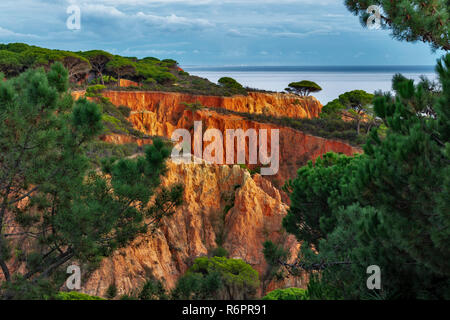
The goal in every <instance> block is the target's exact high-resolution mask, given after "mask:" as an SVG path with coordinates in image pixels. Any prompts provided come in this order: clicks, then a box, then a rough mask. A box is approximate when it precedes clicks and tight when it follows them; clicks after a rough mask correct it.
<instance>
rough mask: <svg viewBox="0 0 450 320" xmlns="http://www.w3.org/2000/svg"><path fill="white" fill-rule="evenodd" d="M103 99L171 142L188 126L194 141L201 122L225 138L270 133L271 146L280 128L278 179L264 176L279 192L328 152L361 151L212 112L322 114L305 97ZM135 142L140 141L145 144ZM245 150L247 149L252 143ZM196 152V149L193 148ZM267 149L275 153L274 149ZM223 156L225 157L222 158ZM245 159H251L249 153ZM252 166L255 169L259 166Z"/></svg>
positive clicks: (129, 95) (147, 95)
mask: <svg viewBox="0 0 450 320" xmlns="http://www.w3.org/2000/svg"><path fill="white" fill-rule="evenodd" d="M103 96H105V97H107V98H109V99H110V100H111V102H112V103H113V104H114V105H117V106H119V105H125V106H128V107H129V108H131V110H132V112H131V115H130V118H129V120H130V122H132V123H133V126H134V128H135V129H137V130H139V131H142V132H144V133H146V134H148V135H151V136H164V137H167V138H170V137H171V136H172V133H173V132H174V131H175V130H176V129H178V128H184V129H187V130H189V131H190V132H191V135H192V137H193V136H194V134H193V133H194V129H193V128H194V121H201V122H202V126H203V130H204V131H206V130H207V129H218V130H220V131H221V132H222V133H223V134H224V136H225V132H226V130H228V129H243V130H244V131H246V130H248V129H255V130H257V131H259V130H261V129H266V130H267V132H268V133H267V135H268V137H269V142H270V136H271V130H272V129H278V130H280V143H279V145H280V169H279V172H278V174H277V175H275V176H266V178H268V179H269V180H270V181H272V182H273V183H274V185H275V186H276V187H278V188H281V186H283V184H284V182H285V181H286V180H287V179H291V178H294V177H295V175H296V172H297V169H298V168H299V167H300V166H302V165H305V164H306V163H307V161H309V160H314V159H316V158H317V157H319V156H320V155H322V154H324V153H326V152H330V151H334V152H340V153H344V154H346V155H352V154H354V153H357V152H361V151H360V150H359V149H357V148H353V147H352V146H350V145H348V144H345V143H343V142H339V141H333V140H327V139H323V138H319V137H315V136H311V135H307V134H305V133H303V132H301V131H297V130H294V129H292V128H288V127H280V126H276V125H271V124H267V123H259V122H255V121H251V120H247V119H245V118H243V117H241V116H238V115H232V114H228V115H227V114H222V113H218V112H215V111H214V108H223V109H227V110H231V111H236V112H245V113H261V112H262V111H261V110H262V109H263V108H266V109H265V112H266V113H267V114H273V115H277V116H290V117H299V118H313V117H317V116H318V115H319V113H320V110H321V108H322V106H321V104H320V102H318V101H317V100H316V99H315V98H313V97H306V98H304V99H303V98H300V97H298V96H294V95H286V94H266V93H250V94H249V96H248V97H245V96H236V97H231V98H227V97H208V96H192V95H187V94H179V93H160V92H143V91H129V92H127V91H106V92H104V93H103ZM183 102H186V103H193V102H200V103H201V104H202V105H203V106H208V107H209V108H208V109H201V110H198V111H190V110H188V109H187V108H186V106H185V105H184V104H183ZM267 110H269V111H267ZM105 140H106V141H110V142H114V143H126V142H130V138H129V137H123V141H121V138H120V136H114V137H105ZM137 142H138V143H142V141H137ZM225 144H226V138H225V137H224V150H226V147H225ZM207 145H208V144H206V143H204V144H203V148H206V147H207ZM246 147H247V150H248V140H247V141H246ZM192 150H194V148H193V146H192ZM268 150H269V151H270V150H271V147H270V145H269V146H268ZM225 157H226V154H224V158H225ZM246 157H247V158H246V159H247V160H248V152H247V154H246ZM235 159H236V157H235ZM224 163H225V159H224ZM247 163H248V161H247ZM249 167H250V168H254V167H255V166H249Z"/></svg>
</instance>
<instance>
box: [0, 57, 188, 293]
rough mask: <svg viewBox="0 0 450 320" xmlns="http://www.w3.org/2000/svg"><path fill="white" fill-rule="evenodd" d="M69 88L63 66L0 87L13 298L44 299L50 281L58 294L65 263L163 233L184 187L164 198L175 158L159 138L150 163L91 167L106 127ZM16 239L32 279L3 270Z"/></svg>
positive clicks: (0, 200) (0, 198)
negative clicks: (90, 153)
mask: <svg viewBox="0 0 450 320" xmlns="http://www.w3.org/2000/svg"><path fill="white" fill-rule="evenodd" d="M67 84H68V79H67V71H66V70H65V69H64V68H63V67H62V66H61V64H54V65H53V66H52V67H51V70H50V71H49V72H48V73H45V72H44V70H43V69H38V70H31V69H30V70H28V71H26V72H24V73H22V74H21V75H20V76H19V77H17V78H13V79H10V80H8V81H6V82H0V119H1V121H0V149H1V150H2V152H1V155H0V168H2V169H1V170H0V248H1V250H0V267H1V270H2V273H3V276H4V277H5V279H6V281H5V282H4V283H3V285H4V286H3V288H2V292H1V294H2V295H3V297H5V298H23V297H24V296H26V297H30V296H29V294H28V293H26V292H29V293H30V294H31V293H33V294H36V296H35V298H43V297H44V296H45V295H48V294H47V293H46V292H47V291H48V290H47V289H46V288H49V285H48V284H49V283H50V284H51V286H52V287H53V288H58V287H59V286H60V285H61V284H62V282H60V281H61V280H63V279H61V278H55V277H57V276H58V271H59V268H60V267H61V266H63V265H64V264H65V263H67V262H68V261H70V260H71V259H77V260H78V261H79V262H80V263H84V262H87V263H91V262H92V263H93V262H97V261H98V260H99V259H101V258H102V257H104V256H107V255H109V254H111V253H112V252H113V251H114V250H115V249H117V248H120V247H123V246H125V245H127V244H128V243H130V241H132V240H133V239H134V238H135V237H136V236H137V235H139V234H142V233H145V232H147V230H148V229H149V228H155V226H157V225H158V224H159V222H160V220H161V219H162V218H163V217H164V216H169V215H171V214H172V213H173V209H174V207H175V206H176V205H178V204H179V203H180V201H181V194H182V188H181V187H180V186H175V187H173V188H170V189H165V188H163V189H161V191H160V192H156V190H157V188H159V184H160V176H161V175H162V174H163V173H164V172H165V160H166V159H167V157H168V156H169V154H170V149H169V148H168V147H167V146H166V144H165V143H163V142H162V141H160V140H155V141H154V143H153V145H152V146H149V147H147V149H146V150H145V155H144V156H141V157H137V158H135V159H119V160H117V159H109V160H108V161H106V160H104V161H103V167H102V170H96V168H95V167H94V166H92V165H91V163H90V161H89V158H88V157H87V156H86V155H85V150H86V149H85V148H86V146H87V145H88V144H89V143H90V142H92V141H95V139H96V138H97V136H98V135H99V134H100V133H102V132H103V130H104V127H103V124H102V111H101V110H100V108H99V107H98V105H97V104H95V103H93V102H89V101H87V100H86V99H80V100H78V101H76V102H74V101H73V100H72V97H71V95H70V94H69V93H67V92H66V91H65V90H66V89H67ZM116 110H117V109H116ZM117 112H119V111H117ZM119 113H120V112H119ZM107 175H108V176H107ZM153 196H156V200H155V205H154V206H151V205H150V201H151V199H152V197H153ZM22 200H24V201H25V202H24V204H23V205H21V206H17V204H18V203H19V202H20V201H22ZM6 215H8V219H6ZM11 224H14V226H18V227H19V229H16V230H17V232H16V233H7V230H11ZM74 226H76V228H74ZM11 240H15V242H14V243H18V244H17V245H16V248H15V250H19V251H20V252H21V255H22V256H23V257H25V261H26V267H25V273H24V274H16V273H14V274H11V272H10V270H9V268H8V267H7V265H6V263H5V261H6V260H8V259H9V257H11V245H10V242H11ZM17 246H18V247H17ZM30 287H33V288H34V287H35V288H34V289H33V290H30ZM44 289H45V290H44ZM42 290H44V291H45V292H42Z"/></svg>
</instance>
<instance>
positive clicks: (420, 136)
mask: <svg viewBox="0 0 450 320" xmlns="http://www.w3.org/2000/svg"><path fill="white" fill-rule="evenodd" d="M436 71H437V73H438V74H439V81H440V84H441V86H442V93H441V94H440V96H439V97H437V98H436V99H435V100H434V101H435V104H434V106H433V110H434V111H435V113H436V116H424V115H423V114H422V113H421V112H417V110H418V109H417V108H411V106H413V105H415V102H417V97H418V96H420V91H421V89H420V86H415V85H411V82H410V81H409V80H408V79H405V78H404V79H399V78H398V77H397V79H395V81H394V86H396V87H397V91H398V93H397V96H396V97H394V98H392V97H390V96H388V95H385V96H378V97H377V98H376V99H375V102H374V109H375V112H376V114H377V116H378V117H380V118H381V119H382V120H383V121H384V122H385V124H386V126H387V127H388V130H387V135H386V137H384V138H382V137H380V136H379V135H378V133H377V130H373V131H372V133H371V135H370V138H369V140H368V142H367V143H366V145H365V146H364V151H365V153H364V155H361V156H358V157H354V158H347V157H345V156H333V155H326V156H324V158H323V160H321V159H319V160H317V162H316V165H315V166H314V165H312V164H310V165H309V166H308V167H304V168H301V169H300V170H299V172H298V176H297V178H296V179H295V180H293V181H292V182H291V183H290V184H289V186H290V187H291V191H292V194H291V201H292V205H291V208H290V210H289V213H288V215H287V216H286V218H285V219H284V221H283V225H284V226H285V227H286V229H287V230H288V231H289V232H291V233H293V234H295V235H296V236H297V238H298V239H299V240H301V241H304V244H303V246H302V252H301V255H300V257H299V261H298V262H297V263H296V264H294V265H292V266H290V267H292V268H294V269H296V268H301V269H304V270H307V271H321V277H320V279H319V280H318V281H313V282H312V284H311V286H312V289H311V290H313V291H316V292H326V293H327V294H328V296H319V297H318V298H333V299H335V298H346V299H361V298H369V297H371V298H408V299H411V298H415V299H417V298H426V299H439V298H441V299H442V298H450V249H449V248H448V243H450V214H449V212H448V208H449V207H450V197H449V194H450V193H449V190H450V184H449V182H450V175H449V173H450V158H449V155H450V153H449V150H450V134H449V132H450V128H449V126H450V118H449V117H450V112H449V105H450V54H449V55H447V56H446V57H444V58H442V59H441V60H440V61H439V63H438V66H437V68H436ZM419 109H420V108H419ZM309 244H312V245H314V248H315V249H316V250H317V252H314V251H312V250H311V249H310V246H309ZM317 253H318V254H317ZM370 265H378V266H380V268H381V270H382V279H383V283H382V290H380V291H378V292H375V293H374V292H372V291H369V290H368V289H367V288H366V282H365V279H367V275H366V268H367V267H368V266H370ZM318 287H320V290H318V289H317V288H318ZM324 288H326V290H324Z"/></svg>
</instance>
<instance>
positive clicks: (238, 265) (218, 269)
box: [172, 257, 259, 300]
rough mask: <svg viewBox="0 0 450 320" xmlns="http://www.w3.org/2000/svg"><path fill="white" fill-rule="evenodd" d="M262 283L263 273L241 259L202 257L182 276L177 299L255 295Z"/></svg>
mask: <svg viewBox="0 0 450 320" xmlns="http://www.w3.org/2000/svg"><path fill="white" fill-rule="evenodd" d="M258 287H259V275H258V272H257V271H256V270H254V269H253V268H252V267H251V266H250V265H249V264H247V263H245V262H244V261H242V260H240V259H227V258H224V257H212V258H208V257H201V258H197V259H195V261H194V264H193V265H192V267H190V268H189V269H188V271H187V272H186V274H185V275H184V276H183V277H181V278H180V279H179V281H178V282H177V286H176V287H175V289H174V290H173V292H172V296H173V297H174V298H175V299H195V300H197V299H198V300H201V299H227V300H228V299H230V300H233V299H251V298H253V297H254V296H255V294H256V289H257V288H258Z"/></svg>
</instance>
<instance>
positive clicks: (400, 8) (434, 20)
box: [345, 0, 450, 51]
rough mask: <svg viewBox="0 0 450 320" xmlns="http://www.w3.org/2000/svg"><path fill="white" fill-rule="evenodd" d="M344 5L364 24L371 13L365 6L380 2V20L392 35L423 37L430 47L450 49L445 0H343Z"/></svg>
mask: <svg viewBox="0 0 450 320" xmlns="http://www.w3.org/2000/svg"><path fill="white" fill-rule="evenodd" d="M345 5H346V6H347V8H348V9H349V10H350V11H351V12H353V13H354V14H355V15H359V16H360V19H361V23H362V24H363V25H364V26H366V25H367V20H368V18H369V16H370V15H371V14H369V13H367V9H368V8H369V7H370V6H372V5H377V6H379V7H380V8H381V9H382V10H381V12H380V19H381V21H380V23H381V26H382V27H383V28H384V29H390V30H391V31H392V36H393V37H394V38H395V39H398V40H406V41H409V42H415V41H423V42H426V43H428V44H430V45H431V46H432V48H433V49H443V50H447V51H448V50H450V37H449V26H450V23H449V21H450V12H449V9H448V8H449V5H450V4H449V1H448V0H433V1H423V0H422V1H421V0H396V1H392V0H345Z"/></svg>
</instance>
